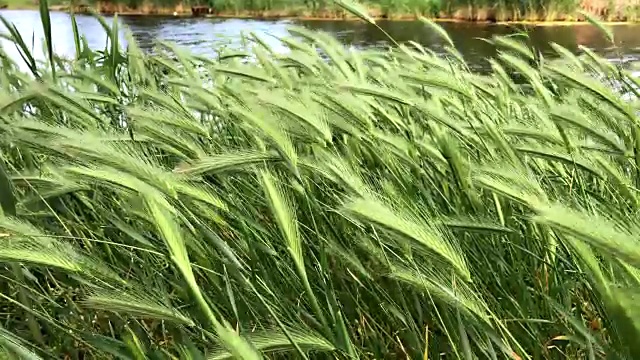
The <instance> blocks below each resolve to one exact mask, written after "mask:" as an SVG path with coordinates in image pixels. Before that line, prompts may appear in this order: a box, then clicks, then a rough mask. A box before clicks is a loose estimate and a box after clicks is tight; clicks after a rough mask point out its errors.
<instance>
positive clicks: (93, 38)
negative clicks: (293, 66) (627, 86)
mask: <svg viewBox="0 0 640 360" xmlns="http://www.w3.org/2000/svg"><path fill="white" fill-rule="evenodd" d="M0 15H2V16H4V17H5V18H6V19H8V20H9V21H10V22H13V23H15V25H16V27H17V28H18V30H19V31H20V33H21V34H22V36H23V37H24V39H25V42H27V43H28V44H30V45H31V47H32V48H33V50H34V53H35V55H36V57H38V58H43V56H42V54H43V53H44V52H43V44H42V40H41V39H42V37H43V33H42V29H41V25H40V20H39V13H38V12H37V11H9V10H1V11H0ZM107 21H108V22H111V21H113V18H107ZM77 22H78V26H79V28H80V32H81V33H82V34H84V35H85V36H86V38H87V42H88V44H89V46H90V47H92V48H97V49H99V48H103V47H104V46H105V44H106V41H107V38H106V35H105V33H104V31H103V30H102V27H101V25H100V24H99V22H98V21H97V20H96V19H94V18H92V17H90V16H82V15H81V16H77ZM119 22H120V24H122V25H124V26H123V28H128V29H129V30H130V31H131V33H132V35H133V37H134V38H135V39H136V41H137V42H138V44H139V46H140V47H141V48H143V49H145V50H150V49H151V48H152V47H153V46H154V44H155V43H156V42H157V41H169V42H174V43H177V44H178V45H180V46H182V47H186V48H188V49H190V50H191V51H192V52H194V53H197V54H201V55H207V54H213V51H214V48H216V47H219V46H220V45H223V44H224V45H227V46H231V47H238V46H241V36H240V34H241V33H242V32H256V33H257V34H259V35H263V36H262V38H263V39H264V40H265V41H267V42H268V43H269V44H270V45H271V46H273V47H274V50H276V51H278V50H279V46H281V45H280V44H279V43H278V41H277V40H276V39H275V38H273V37H272V36H268V35H269V34H270V35H274V36H285V35H286V34H287V27H288V26H291V25H302V26H305V27H307V28H310V29H316V30H323V31H326V32H329V33H332V34H334V35H335V36H337V37H338V38H339V39H340V40H341V41H342V42H343V43H345V44H350V45H354V46H357V47H370V46H386V45H387V44H388V42H387V39H386V37H385V35H384V34H382V33H381V32H380V31H379V30H377V29H375V28H374V27H372V26H370V25H368V24H365V23H362V22H352V21H349V22H345V21H326V20H318V21H293V20H281V21H265V20H240V19H202V18H173V17H164V18H162V17H135V16H122V17H120V18H119ZM51 23H52V28H53V38H54V49H55V51H56V53H58V54H60V55H64V56H72V55H73V53H74V51H75V50H74V43H73V31H72V29H71V21H70V18H69V15H68V14H66V13H61V12H54V13H51ZM379 24H380V26H381V27H382V28H384V29H385V31H387V32H388V33H389V34H390V35H391V36H392V37H393V38H395V39H396V40H398V41H400V42H406V41H410V40H412V41H415V42H417V43H420V44H422V45H423V46H425V47H429V48H431V49H434V50H435V51H438V50H439V49H442V46H443V42H442V40H441V39H439V38H438V36H437V35H436V34H435V33H434V32H432V31H430V30H429V29H427V28H425V26H424V25H423V24H421V23H419V22H408V21H403V22H393V21H382V22H380V23H379ZM442 25H443V27H444V28H445V29H446V30H447V31H448V33H449V35H450V36H451V38H452V39H453V41H454V43H455V44H456V46H457V47H458V49H459V50H460V51H461V52H462V53H463V55H464V56H465V58H467V59H468V61H469V62H470V63H471V64H472V65H475V66H483V65H484V63H485V62H484V60H485V59H486V58H487V57H491V56H493V55H495V50H494V49H493V47H492V46H491V45H489V44H487V43H486V42H483V41H480V40H478V38H490V37H492V36H493V35H505V34H513V33H516V32H519V31H525V32H527V33H528V34H529V38H530V41H531V43H532V45H534V47H536V49H538V51H541V52H542V53H543V54H546V55H547V56H549V55H552V54H553V52H552V50H551V47H550V46H549V42H556V43H558V44H559V45H562V46H564V47H566V48H568V49H569V50H571V51H574V52H577V51H579V46H580V45H582V46H586V47H588V48H591V49H593V50H594V51H596V52H597V53H600V54H603V55H605V56H608V57H619V55H624V56H626V57H628V58H636V57H637V56H639V55H640V26H639V25H617V26H614V27H613V32H614V35H615V38H616V41H617V43H618V45H619V48H618V49H612V48H611V47H610V44H608V42H607V41H606V39H605V38H604V36H603V35H602V34H601V33H600V32H599V31H598V30H597V29H596V28H595V27H592V26H589V25H579V26H539V27H523V26H519V27H514V26H504V25H495V24H472V23H444V24H442ZM0 31H4V29H3V28H2V27H1V25H0ZM120 38H121V41H122V42H123V44H124V43H125V36H124V33H121V34H120ZM6 43H7V42H6V41H5V40H0V44H6ZM4 48H5V51H7V52H8V53H9V54H10V56H18V54H17V51H16V50H15V49H14V48H13V47H12V46H9V47H7V46H5V47H4ZM280 49H281V48H280Z"/></svg>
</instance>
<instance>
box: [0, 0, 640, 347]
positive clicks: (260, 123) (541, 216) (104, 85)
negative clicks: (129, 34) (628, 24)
mask: <svg viewBox="0 0 640 360" xmlns="http://www.w3.org/2000/svg"><path fill="white" fill-rule="evenodd" d="M342 6H343V7H344V8H345V9H347V10H349V11H352V12H354V13H356V14H355V15H356V16H359V17H360V18H362V19H364V20H366V21H368V22H370V24H371V26H375V24H376V22H375V20H373V19H371V18H368V15H367V14H362V13H359V14H358V12H360V11H362V10H361V9H360V8H358V7H357V6H353V4H349V3H344V2H343V3H342ZM42 17H43V23H44V24H45V28H46V24H47V23H48V12H47V11H46V4H43V7H42ZM117 24H118V23H117V20H115V21H114V23H113V24H112V25H110V24H107V23H104V22H103V26H104V28H105V31H107V32H108V35H109V37H110V39H117V38H118V37H117V36H116V34H117V33H118V29H117V27H116V25H117ZM425 25H428V26H429V28H427V29H425V31H434V33H436V34H438V36H441V37H443V40H444V42H445V43H450V42H451V40H450V39H449V38H448V36H447V35H446V33H445V32H444V31H442V29H440V28H438V27H437V26H436V25H435V24H433V23H432V22H430V21H426V20H425ZM604 30H605V32H606V29H604ZM74 32H76V33H77V28H76V27H75V25H74ZM45 34H46V37H47V39H46V43H47V44H50V43H51V38H52V36H55V35H54V32H48V31H45ZM291 34H292V36H291V37H289V38H286V39H282V41H283V45H285V46H286V47H287V48H288V49H289V50H290V51H288V52H284V53H279V54H276V53H273V52H272V51H271V49H270V48H268V46H267V45H265V44H264V43H260V42H256V43H255V44H253V45H254V46H250V47H247V49H245V51H244V52H233V53H230V52H225V51H221V52H220V53H219V54H218V56H217V57H216V58H215V59H207V58H199V57H196V56H193V55H191V54H189V53H188V52H186V51H184V50H175V51H174V52H173V53H172V54H167V55H164V56H161V55H155V56H147V55H145V54H144V53H142V52H141V51H140V49H138V48H137V47H136V45H135V41H133V39H128V41H129V42H128V48H127V49H126V50H123V49H120V48H119V46H118V44H117V43H115V44H114V43H111V44H108V45H107V46H106V47H105V48H104V49H100V50H99V51H95V50H91V49H89V48H87V46H86V42H85V41H83V40H82V38H81V37H80V35H78V36H77V37H76V39H75V43H76V49H77V50H78V51H77V56H76V57H75V58H74V59H71V60H63V59H59V58H57V57H56V56H55V54H51V53H49V54H48V56H47V59H48V60H47V61H46V62H38V61H36V60H35V59H33V60H32V56H31V54H30V52H29V51H30V50H29V46H28V45H26V44H25V42H24V41H22V40H21V39H19V38H17V37H14V38H13V41H14V42H15V44H16V46H18V48H19V49H20V51H21V52H22V55H23V57H24V59H25V61H26V62H27V63H28V65H27V67H26V68H27V69H29V71H30V72H29V73H25V72H23V71H21V70H20V69H24V68H25V67H23V66H21V67H18V66H17V64H16V63H15V62H14V61H15V59H9V58H8V57H6V56H3V57H2V62H3V63H2V70H1V72H0V87H1V88H2V91H1V92H0V94H1V97H0V134H2V136H0V150H1V154H2V166H0V170H2V171H0V205H1V208H2V216H1V217H0V242H2V246H0V262H1V263H2V264H3V267H2V268H1V270H0V287H1V290H2V291H1V292H0V298H1V300H0V304H1V307H0V308H1V309H2V310H1V311H2V314H3V315H2V316H3V322H2V324H1V326H2V327H0V348H2V349H4V350H5V351H6V353H7V355H9V356H13V355H15V356H22V357H26V358H33V359H37V358H53V357H56V358H58V357H64V356H68V357H71V358H99V359H104V358H110V357H113V358H124V359H143V358H146V359H165V358H166V359H175V358H177V359H224V358H232V357H235V358H242V359H258V358H261V357H263V356H266V357H275V358H314V359H316V358H320V359H322V358H349V359H356V358H361V359H381V358H394V359H396V358H411V359H414V358H421V359H428V358H430V359H437V358H440V357H441V355H442V354H444V356H445V357H446V358H462V359H474V358H489V359H503V358H511V359H584V358H587V359H589V358H591V359H596V358H604V357H605V356H607V357H609V358H622V359H633V358H640V346H638V344H637V342H636V341H635V339H637V338H638V335H639V334H638V330H639V322H640V316H639V315H638V312H637V301H635V299H637V296H638V290H640V289H639V287H638V283H639V281H640V270H639V267H640V255H639V254H640V244H639V241H640V239H639V238H638V234H639V233H640V232H639V231H638V229H640V221H639V220H638V218H637V214H638V208H639V204H640V198H639V195H638V188H637V187H638V184H639V183H640V167H639V166H640V155H639V154H640V153H639V151H640V149H639V147H640V128H639V126H640V122H639V121H638V120H639V119H638V104H637V102H636V101H635V100H632V101H623V100H622V97H623V96H627V97H629V94H632V96H630V97H631V98H632V99H637V94H636V93H635V92H636V91H637V89H638V80H637V79H635V78H633V77H631V76H630V75H629V74H628V73H627V71H626V70H624V69H622V68H617V67H616V66H615V65H612V64H610V63H608V62H607V61H605V60H603V59H601V58H599V57H597V56H595V55H593V54H591V53H586V54H584V55H582V56H580V57H576V56H574V55H572V54H571V53H570V52H569V51H567V50H566V49H563V48H560V47H558V46H556V47H555V49H556V50H557V51H558V53H559V55H560V60H555V61H550V60H547V59H543V58H542V57H541V56H540V55H539V54H537V53H536V52H534V51H533V50H532V49H530V48H528V46H527V45H526V44H525V43H524V42H521V40H518V39H517V38H513V37H510V38H495V39H492V40H491V41H492V42H493V43H494V45H495V46H496V47H497V48H498V50H499V52H498V56H497V57H496V58H495V59H492V60H491V65H492V70H493V71H492V72H491V73H490V74H487V75H479V74H475V73H473V72H471V71H469V70H468V68H467V66H466V64H465V62H464V61H463V59H462V57H461V56H460V54H459V53H458V52H457V51H456V50H455V49H454V48H453V47H452V46H449V45H448V47H447V48H446V49H447V50H446V51H447V53H446V54H440V55H436V54H433V53H432V52H431V51H430V50H428V49H423V48H421V47H420V46H419V45H417V44H405V45H402V44H401V45H400V46H399V47H396V48H394V49H393V50H391V51H383V50H367V51H353V50H348V49H346V48H345V47H343V46H342V45H340V44H339V43H337V41H336V40H334V39H333V38H332V37H330V36H328V35H326V34H322V33H315V32H310V31H308V30H305V29H301V28H292V29H291ZM611 40H612V41H613V40H614V39H611ZM451 45H452V44H451ZM165 54H166V52H165ZM20 61H22V60H20ZM54 70H55V71H54ZM516 72H517V73H518V81H515V80H514V79H513V78H512V77H513V74H514V73H516ZM614 89H615V90H614Z"/></svg>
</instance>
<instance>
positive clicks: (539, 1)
mask: <svg viewBox="0 0 640 360" xmlns="http://www.w3.org/2000/svg"><path fill="white" fill-rule="evenodd" d="M2 4H4V5H5V6H7V7H8V8H11V9H30V8H37V6H38V1H37V0H0V5H2ZM361 5H362V7H363V8H365V9H366V11H367V12H368V14H369V16H371V17H373V18H376V19H396V20H402V19H412V20H416V19H417V17H418V16H425V17H428V18H432V19H443V20H456V21H490V22H494V21H495V22H516V21H518V22H521V21H525V22H553V21H571V22H576V21H584V18H583V17H581V16H576V15H575V14H576V11H578V10H585V11H587V12H588V13H590V14H592V15H595V16H598V17H600V18H601V19H603V20H606V21H612V22H620V21H622V22H636V21H638V20H640V1H639V0H580V1H578V0H524V1H520V0H518V1H512V0H482V1H476V0H473V1H471V0H367V1H364V2H363V3H362V4H361ZM193 6H199V7H202V6H204V7H208V8H210V9H211V15H213V16H223V17H248V18H302V19H344V18H353V17H352V15H351V14H350V13H349V12H348V11H344V9H343V8H342V7H340V6H338V5H336V4H335V3H334V2H333V1H327V0H109V1H104V0H73V1H66V0H64V1H63V0H61V1H60V2H59V3H58V4H56V6H55V7H54V8H52V9H55V10H63V11H68V10H70V8H71V7H73V8H74V9H75V12H76V13H78V12H87V11H96V12H99V13H102V14H113V13H119V14H129V15H191V13H192V7H193Z"/></svg>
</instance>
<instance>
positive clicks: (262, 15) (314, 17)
mask: <svg viewBox="0 0 640 360" xmlns="http://www.w3.org/2000/svg"><path fill="white" fill-rule="evenodd" d="M178 7H179V9H178ZM178 7H176V8H175V9H174V8H163V9H153V10H151V11H150V10H149V9H148V8H147V9H145V10H146V11H141V10H139V9H124V8H118V9H117V10H116V9H114V11H104V10H102V11H100V9H99V8H88V7H84V8H81V9H78V10H76V11H74V12H75V13H76V14H90V13H92V12H94V13H97V14H100V15H103V16H110V15H114V14H117V15H118V16H132V17H134V16H135V17H164V18H167V17H176V18H186V17H189V18H204V19H246V20H299V21H347V22H349V21H362V20H361V19H360V18H358V17H355V16H353V15H350V14H349V15H346V14H345V13H343V12H340V11H324V12H318V13H311V12H309V11H301V10H298V9H294V10H271V11H263V12H255V11H241V12H220V13H213V14H204V15H199V16H194V15H193V14H192V13H191V11H190V9H184V8H183V7H182V6H178ZM37 9H38V7H37V6H35V5H34V6H30V5H26V6H10V7H4V8H0V10H37ZM49 10H50V11H52V12H65V13H69V12H70V9H69V6H66V5H55V6H50V7H49ZM175 10H181V11H175ZM185 10H189V11H185ZM477 12H478V13H483V14H487V13H489V12H488V11H486V10H482V9H479V10H477ZM370 16H371V17H372V18H373V19H374V20H375V21H417V20H418V16H416V14H402V13H397V14H392V15H391V16H384V15H382V14H381V13H380V11H377V10H375V9H370ZM424 17H425V18H428V19H430V20H432V21H434V22H439V23H461V24H465V23H468V24H492V25H525V26H527V25H528V26H577V25H591V24H590V23H589V22H588V21H585V20H584V19H580V18H578V17H571V16H568V15H567V16H563V17H560V19H562V20H504V21H499V20H495V19H491V18H475V19H474V18H470V17H468V16H467V17H464V16H458V17H451V16H438V17H428V16H424ZM523 18H527V16H524V17H523ZM599 21H600V22H601V23H603V24H605V25H609V26H621V25H635V24H640V18H638V19H636V21H633V20H602V19H600V20H599Z"/></svg>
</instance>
